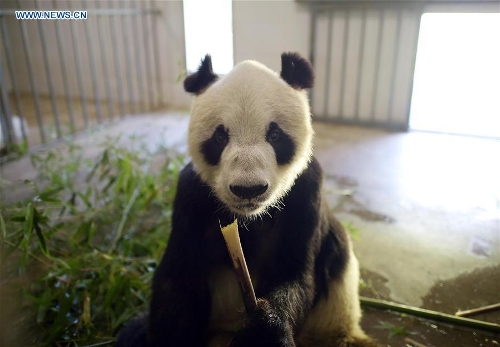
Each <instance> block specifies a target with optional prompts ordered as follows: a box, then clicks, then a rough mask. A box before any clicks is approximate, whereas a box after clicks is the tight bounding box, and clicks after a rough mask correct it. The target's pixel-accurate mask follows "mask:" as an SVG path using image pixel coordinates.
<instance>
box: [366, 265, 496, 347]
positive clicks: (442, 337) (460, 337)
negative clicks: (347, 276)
mask: <svg viewBox="0 0 500 347" xmlns="http://www.w3.org/2000/svg"><path fill="white" fill-rule="evenodd" d="M361 278H362V280H363V282H362V285H361V288H360V294H361V295H362V296H366V297H370V298H375V299H382V300H388V301H391V299H390V291H389V290H388V288H387V286H386V283H387V279H385V278H384V277H383V276H381V275H379V274H377V273H374V272H371V271H368V270H365V269H361ZM423 302H424V304H423V306H422V307H423V308H427V309H430V310H434V311H439V312H444V313H449V314H454V313H455V312H456V311H458V310H460V309H462V310H463V309H470V308H477V307H481V306H485V305H488V304H494V303H498V302H500V265H498V266H494V267H488V268H484V269H478V270H475V271H473V272H471V273H468V274H464V275H461V276H458V277H456V278H454V279H450V280H447V281H441V282H438V283H436V285H435V286H434V287H432V289H431V290H430V291H429V293H428V294H427V295H426V296H425V297H424V298H423ZM470 318H474V319H479V320H485V321H488V322H493V323H497V324H499V323H500V311H493V312H490V313H484V314H480V315H476V316H472V317H470ZM362 327H363V329H364V330H365V331H366V333H367V334H368V335H370V336H372V337H374V338H376V339H377V341H379V343H381V344H382V346H390V347H396V346H397V347H399V346H404V347H475V346H478V347H498V346H500V334H493V333H489V332H485V331H481V330H473V329H468V328H463V327H459V326H452V325H448V324H444V323H440V322H434V321H431V320H426V319H422V318H417V317H414V316H411V315H408V314H401V313H397V312H392V311H382V310H376V309H373V308H364V309H363V320H362ZM391 331H399V332H401V334H397V335H395V336H392V337H390V336H391V335H393V334H391Z"/></svg>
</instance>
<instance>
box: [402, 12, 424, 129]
mask: <svg viewBox="0 0 500 347" xmlns="http://www.w3.org/2000/svg"><path fill="white" fill-rule="evenodd" d="M423 10H424V8H423V7H421V8H420V9H419V10H417V11H418V12H417V16H416V17H417V20H416V40H414V41H415V48H414V54H413V59H412V61H411V71H413V74H412V75H411V80H410V91H409V94H410V95H409V96H408V107H407V110H406V120H405V123H404V127H405V129H404V130H405V131H408V129H409V128H410V112H411V98H412V95H413V84H414V82H415V65H416V63H417V50H418V41H419V40H420V21H421V20H422V14H423V12H424V11H423Z"/></svg>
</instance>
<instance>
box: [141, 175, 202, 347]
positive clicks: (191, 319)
mask: <svg viewBox="0 0 500 347" xmlns="http://www.w3.org/2000/svg"><path fill="white" fill-rule="evenodd" d="M208 196H209V191H208V190H207V189H206V188H205V187H204V186H202V185H201V183H200V182H199V179H198V178H197V176H196V175H195V174H194V172H193V170H192V166H191V165H188V166H186V167H185V168H184V169H183V170H182V172H181V175H180V177H179V182H178V187H177V195H176V198H175V202H174V213H173V216H172V231H171V234H170V238H169V241H168V244H167V249H166V250H165V253H164V255H163V258H162V260H161V262H160V264H159V266H158V268H157V269H156V272H155V275H154V279H153V288H152V289H153V290H152V299H151V305H150V313H149V330H148V339H149V341H150V343H151V346H153V347H163V346H168V347H170V346H172V347H177V346H203V345H204V343H205V339H206V336H205V335H206V326H207V324H208V317H209V313H210V294H209V292H208V287H207V284H206V280H205V279H206V275H205V274H206V261H205V259H206V256H205V250H206V247H205V244H204V239H203V234H202V232H203V230H204V228H205V225H206V219H207V218H206V216H207V212H206V211H208V210H210V209H209V208H208V207H207V204H208V203H209V201H208V200H207V197H208Z"/></svg>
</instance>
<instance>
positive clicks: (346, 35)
mask: <svg viewBox="0 0 500 347" xmlns="http://www.w3.org/2000/svg"><path fill="white" fill-rule="evenodd" d="M350 18H351V12H350V10H347V11H346V12H345V21H344V41H343V43H342V49H343V51H342V71H341V75H340V91H339V92H340V95H339V117H340V118H343V117H344V98H345V71H346V64H347V43H348V39H349V20H350Z"/></svg>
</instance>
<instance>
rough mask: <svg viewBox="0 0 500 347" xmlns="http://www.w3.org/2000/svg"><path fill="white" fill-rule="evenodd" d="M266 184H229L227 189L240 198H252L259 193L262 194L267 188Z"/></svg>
mask: <svg viewBox="0 0 500 347" xmlns="http://www.w3.org/2000/svg"><path fill="white" fill-rule="evenodd" d="M267 187H268V185H267V184H257V185H255V186H233V185H230V186H229V189H231V191H232V192H233V194H234V195H236V196H237V197H238V198H241V199H253V198H255V197H257V196H259V195H262V194H264V192H265V191H266V190H267Z"/></svg>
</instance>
